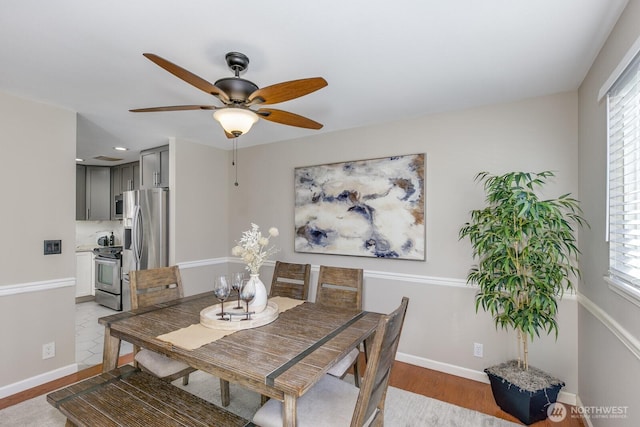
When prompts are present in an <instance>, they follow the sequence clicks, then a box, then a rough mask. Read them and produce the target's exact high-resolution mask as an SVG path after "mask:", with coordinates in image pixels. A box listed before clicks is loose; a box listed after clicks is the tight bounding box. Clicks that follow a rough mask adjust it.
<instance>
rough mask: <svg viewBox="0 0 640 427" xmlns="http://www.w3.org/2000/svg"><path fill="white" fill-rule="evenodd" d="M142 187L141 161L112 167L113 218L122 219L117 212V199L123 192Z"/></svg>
mask: <svg viewBox="0 0 640 427" xmlns="http://www.w3.org/2000/svg"><path fill="white" fill-rule="evenodd" d="M139 189H140V163H139V162H131V163H125V164H123V165H118V166H112V167H111V199H112V200H111V219H112V220H114V219H121V218H122V216H121V215H117V214H116V203H115V199H116V198H117V197H118V196H122V193H124V192H125V191H130V190H139Z"/></svg>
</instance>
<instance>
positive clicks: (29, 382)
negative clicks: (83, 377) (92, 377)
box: [0, 363, 78, 399]
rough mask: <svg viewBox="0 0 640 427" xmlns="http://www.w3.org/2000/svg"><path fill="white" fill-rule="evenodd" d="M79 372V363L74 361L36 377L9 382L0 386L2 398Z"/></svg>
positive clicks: (0, 396)
mask: <svg viewBox="0 0 640 427" xmlns="http://www.w3.org/2000/svg"><path fill="white" fill-rule="evenodd" d="M76 372H78V364H77V363H72V364H71V365H67V366H63V367H62V368H58V369H54V370H53V371H49V372H45V373H43V374H40V375H36V376H35V377H31V378H27V379H24V380H22V381H18V382H17V383H13V384H8V385H6V386H3V387H0V399H3V398H5V397H7V396H11V395H14V394H16V393H20V392H21V391H25V390H29V389H30V388H33V387H37V386H39V385H42V384H46V383H48V382H50V381H53V380H57V379H58V378H62V377H64V376H67V375H71V374H75V373H76Z"/></svg>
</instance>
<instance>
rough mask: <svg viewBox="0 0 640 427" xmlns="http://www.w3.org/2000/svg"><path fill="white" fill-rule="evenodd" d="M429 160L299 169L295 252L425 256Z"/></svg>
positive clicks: (389, 160)
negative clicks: (427, 165)
mask: <svg viewBox="0 0 640 427" xmlns="http://www.w3.org/2000/svg"><path fill="white" fill-rule="evenodd" d="M424 158H425V155H424V154H411V155H403V156H393V157H384V158H378V159H369V160H358V161H352V162H343V163H331V164H326V165H317V166H306V167H298V168H295V212H294V221H295V245H294V247H295V251H296V252H307V253H320V254H334V255H355V256H364V257H377V258H395V259H410V260H424V259H425V225H424V204H425V203H424V200H425V199H424V197H425V196H424V185H425V165H424Z"/></svg>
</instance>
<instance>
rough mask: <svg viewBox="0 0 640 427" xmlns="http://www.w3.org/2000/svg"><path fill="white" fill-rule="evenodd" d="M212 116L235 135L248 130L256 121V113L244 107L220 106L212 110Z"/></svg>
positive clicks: (228, 131)
mask: <svg viewBox="0 0 640 427" xmlns="http://www.w3.org/2000/svg"><path fill="white" fill-rule="evenodd" d="M213 118H214V119H216V120H217V121H218V122H220V125H221V126H222V128H223V129H224V130H225V131H226V132H227V133H230V134H232V135H234V136H236V137H238V136H240V135H242V134H245V133H247V132H249V130H250V129H251V126H253V124H254V123H255V122H257V121H258V115H257V114H256V113H254V112H253V111H251V110H249V109H245V108H236V107H228V108H220V109H218V110H216V111H214V112H213Z"/></svg>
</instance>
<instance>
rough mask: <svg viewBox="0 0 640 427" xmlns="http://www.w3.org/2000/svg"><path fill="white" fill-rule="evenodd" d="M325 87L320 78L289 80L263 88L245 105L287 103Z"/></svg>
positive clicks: (324, 81)
mask: <svg viewBox="0 0 640 427" xmlns="http://www.w3.org/2000/svg"><path fill="white" fill-rule="evenodd" d="M326 85H327V81H326V80H325V79H323V78H322V77H312V78H309V79H300V80H291V81H288V82H283V83H278V84H275V85H271V86H267V87H263V88H262V89H258V90H256V91H255V92H253V93H252V94H251V95H249V99H248V100H247V104H246V105H253V104H265V105H266V104H277V103H279V102H284V101H289V100H291V99H295V98H299V97H301V96H304V95H307V94H310V93H311V92H315V91H316V90H318V89H322V88H323V87H325V86H326Z"/></svg>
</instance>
